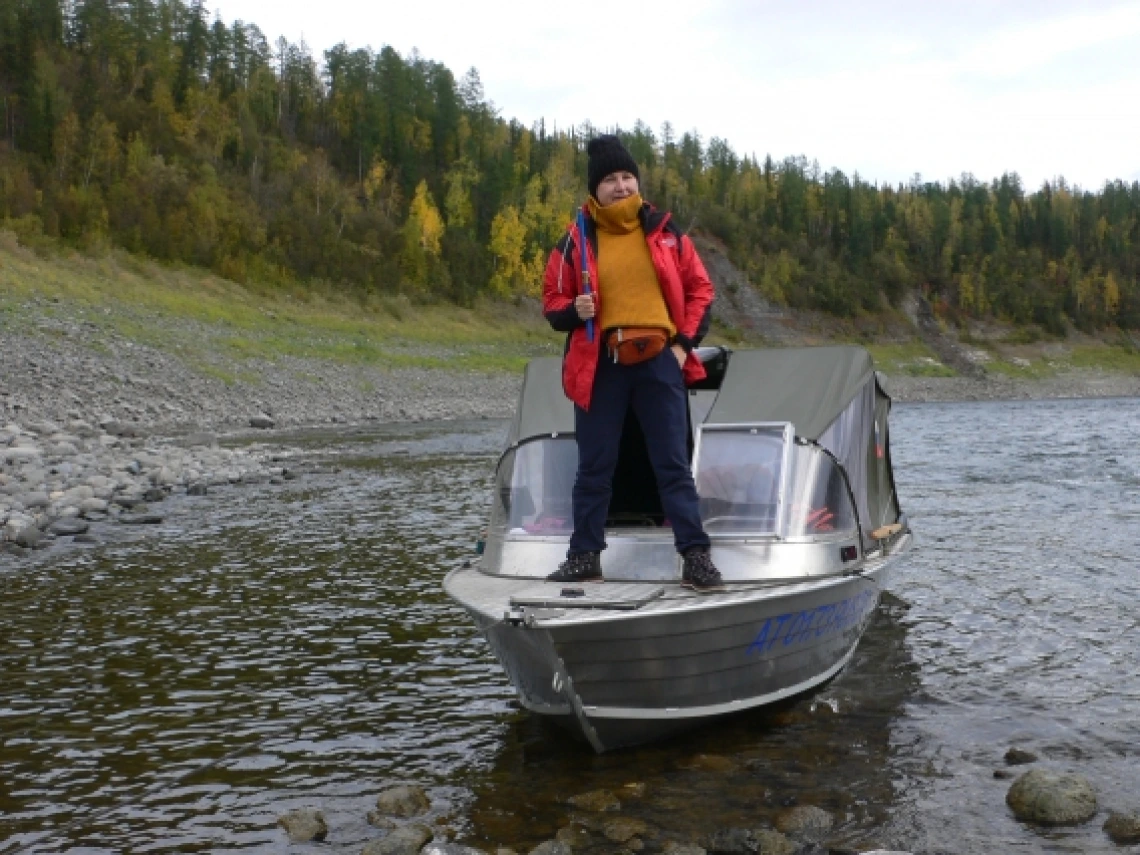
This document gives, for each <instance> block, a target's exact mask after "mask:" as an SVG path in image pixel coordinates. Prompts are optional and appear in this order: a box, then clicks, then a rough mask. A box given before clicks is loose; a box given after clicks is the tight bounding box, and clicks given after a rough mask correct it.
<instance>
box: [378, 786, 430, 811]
mask: <svg viewBox="0 0 1140 855" xmlns="http://www.w3.org/2000/svg"><path fill="white" fill-rule="evenodd" d="M376 807H377V808H378V809H379V810H380V812H381V813H386V814H388V815H389V816H403V817H408V816H418V815H419V814H421V813H426V812H427V810H428V808H430V807H431V801H430V800H429V799H428V797H427V793H425V792H424V790H423V788H422V787H417V786H415V785H411V784H401V785H400V786H398V787H391V788H389V789H387V790H385V791H384V792H382V793H381V794H380V795H378V796H377V797H376Z"/></svg>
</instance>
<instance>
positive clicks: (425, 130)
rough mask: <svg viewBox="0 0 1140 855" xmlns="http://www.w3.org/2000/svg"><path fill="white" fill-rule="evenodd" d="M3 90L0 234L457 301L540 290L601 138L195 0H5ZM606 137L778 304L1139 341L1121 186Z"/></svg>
mask: <svg viewBox="0 0 1140 855" xmlns="http://www.w3.org/2000/svg"><path fill="white" fill-rule="evenodd" d="M266 23H270V24H271V22H266ZM710 83H714V82H710ZM491 94H493V93H491ZM0 99H2V101H3V105H2V108H0V110H2V112H0V117H2V119H3V141H2V142H0V225H2V226H3V227H6V228H10V229H14V230H15V231H17V232H18V233H19V234H21V235H22V236H23V237H24V238H25V239H26V240H29V241H33V242H34V241H35V240H36V239H37V238H39V237H40V236H41V235H46V236H48V237H50V238H59V239H62V240H64V241H67V242H71V243H75V244H78V245H81V246H92V245H94V246H98V245H101V244H102V245H105V244H107V243H112V244H115V245H119V246H121V247H124V248H126V249H128V250H130V251H133V252H138V253H144V254H146V255H148V256H152V257H154V258H157V259H162V260H168V261H178V262H184V263H188V264H196V265H203V266H207V267H210V268H212V269H213V270H215V271H217V272H218V273H220V274H222V275H224V276H226V277H230V278H233V279H236V280H238V281H241V282H252V283H255V284H257V285H259V286H263V287H276V286H289V287H303V286H304V284H305V283H308V282H312V281H314V280H320V281H322V282H324V283H330V284H332V285H333V286H335V287H338V288H344V289H346V290H353V289H355V290H360V291H368V292H389V293H397V292H398V293H402V294H406V295H408V296H411V297H414V298H419V299H432V300H449V301H454V302H458V303H461V304H470V303H471V302H473V301H474V300H476V299H477V298H478V297H479V296H480V295H484V294H489V295H495V296H503V297H509V296H513V295H516V294H534V293H537V290H538V286H539V280H540V274H541V269H542V266H543V263H544V259H545V255H546V253H547V251H548V249H549V247H550V246H551V245H552V243H553V242H554V241H555V240H556V239H557V237H558V235H559V234H560V233H561V231H562V230H563V228H564V226H565V224H566V222H568V220H569V219H570V216H571V212H572V210H573V207H574V205H575V204H576V202H578V201H580V200H581V198H582V194H583V193H584V180H583V176H584V173H585V154H584V144H585V140H586V138H587V137H588V136H590V135H591V134H592V133H594V129H593V128H591V127H589V126H588V125H586V126H581V127H577V128H562V129H555V128H552V127H547V126H544V125H543V124H541V123H540V124H538V125H536V126H535V127H530V128H527V127H523V126H522V125H520V124H519V123H518V122H516V121H513V120H511V119H509V118H507V117H503V116H501V115H499V113H498V111H497V110H496V109H495V107H494V106H493V104H492V102H491V101H490V100H489V99H488V97H487V93H484V92H483V89H482V86H481V85H480V81H479V76H478V73H477V72H476V71H475V70H474V69H472V70H470V71H468V72H466V73H465V74H463V75H462V76H460V77H456V75H455V74H454V73H453V72H452V71H451V70H449V69H447V68H445V67H444V66H442V65H440V64H439V63H436V62H433V61H431V60H428V59H425V58H423V57H421V56H419V55H416V54H414V53H413V54H412V55H410V56H401V55H400V54H398V53H397V52H396V51H394V50H393V49H391V48H389V47H385V48H382V49H381V50H380V51H379V52H373V51H372V50H367V49H359V50H350V49H348V48H347V47H345V46H344V45H338V46H336V47H333V48H331V49H329V50H326V51H324V52H323V53H322V54H321V55H320V57H319V58H318V57H316V56H314V55H313V53H312V52H311V51H310V49H309V48H308V47H307V46H306V45H304V44H299V45H298V44H290V43H288V42H286V41H284V40H279V41H277V42H276V43H273V44H270V43H269V42H268V41H267V39H266V37H265V36H264V35H263V33H262V31H261V30H260V29H259V28H258V27H257V26H256V25H254V24H247V23H242V22H240V21H239V22H233V23H226V22H224V21H222V20H220V19H217V18H213V17H212V16H211V14H210V12H209V11H208V9H207V8H206V6H205V5H204V3H203V2H201V0H195V2H193V3H191V4H189V5H187V4H186V3H184V2H182V0H73V2H69V3H68V2H62V0H0ZM741 109H748V105H747V104H746V103H742V105H741ZM952 120H953V117H950V116H948V117H947V121H952ZM622 134H623V136H624V138H625V139H626V142H627V144H628V145H629V147H630V149H631V151H632V152H633V154H634V156H635V157H636V158H637V159H638V161H639V162H640V163H641V164H642V181H643V188H644V193H645V195H646V196H647V198H649V199H650V200H652V201H654V202H655V203H657V204H658V205H661V206H665V207H669V208H671V209H672V210H673V211H674V212H675V213H676V214H677V216H678V217H679V219H680V222H681V224H682V226H683V227H686V228H689V227H692V228H696V229H698V230H701V231H704V232H705V233H708V234H710V235H713V236H715V237H717V238H719V239H720V240H722V241H723V242H724V244H725V245H726V246H727V248H728V250H729V253H730V255H731V256H732V258H733V260H734V261H735V262H736V263H737V264H738V265H740V266H741V268H742V269H743V270H745V271H746V272H747V274H748V276H749V277H750V279H751V281H752V283H753V284H754V286H755V287H756V288H757V289H759V290H760V291H761V292H762V293H763V294H764V295H765V296H767V297H768V298H770V299H772V300H774V301H777V302H779V303H783V304H786V305H789V306H793V307H804V308H816V309H822V310H825V311H828V312H832V313H835V314H839V315H853V314H858V313H861V312H877V311H880V310H881V309H883V308H884V306H885V305H886V304H887V303H893V302H896V301H898V300H899V299H900V298H901V296H902V295H903V294H904V293H905V292H907V291H909V290H911V289H921V290H922V291H923V292H924V293H926V294H927V295H928V296H929V298H930V299H931V301H932V302H933V303H934V306H935V309H936V311H937V312H939V313H940V314H942V315H943V316H945V317H947V318H949V319H951V320H954V319H960V318H965V317H971V316H972V317H985V316H991V315H992V316H997V317H1001V318H1003V319H1006V320H1009V321H1012V322H1015V323H1038V324H1040V325H1041V326H1043V327H1044V328H1046V329H1048V330H1050V331H1052V332H1062V331H1063V330H1064V328H1065V320H1066V319H1069V320H1071V321H1072V322H1074V323H1075V324H1077V325H1078V326H1080V327H1082V328H1085V329H1096V328H1104V327H1110V326H1114V325H1115V326H1120V327H1127V328H1137V327H1140V281H1138V280H1140V184H1138V183H1133V184H1130V185H1128V184H1124V183H1122V182H1115V183H1110V184H1107V185H1106V186H1104V187H1102V188H1098V189H1096V190H1095V191H1090V190H1081V189H1079V188H1075V187H1071V186H1068V185H1066V183H1065V182H1064V181H1063V180H1061V179H1058V180H1057V181H1056V182H1055V183H1050V184H1046V185H1045V186H1043V187H1041V188H1039V189H1036V190H1027V188H1024V187H1023V186H1022V185H1021V182H1020V181H1019V179H1018V178H1017V176H1016V175H1006V176H1002V177H1001V178H999V179H997V180H994V181H992V182H989V183H986V182H983V181H979V180H977V179H975V178H973V177H972V176H963V177H962V178H960V179H958V180H955V181H951V182H949V183H937V182H934V183H932V182H924V181H922V180H920V179H919V178H917V177H916V178H915V179H914V180H913V181H912V182H910V183H909V184H907V185H906V186H897V187H892V186H881V185H874V184H869V183H867V182H865V181H863V180H861V179H860V178H859V176H858V175H857V174H855V175H851V176H848V175H846V174H844V173H843V172H841V171H839V170H832V171H828V172H825V171H822V170H821V169H820V168H819V167H818V166H817V165H816V164H814V163H809V162H808V161H807V160H806V159H804V158H789V159H785V160H782V161H778V162H774V161H773V160H772V159H771V158H769V157H765V158H764V159H762V160H761V159H758V158H756V157H755V156H754V155H752V154H748V155H743V156H742V155H740V154H738V153H736V152H734V151H733V150H732V148H731V147H730V146H729V145H727V144H726V143H725V142H724V141H723V140H720V139H717V138H715V137H714V138H712V139H709V140H708V141H707V142H706V141H704V140H703V139H702V137H701V136H700V135H699V133H698V132H696V131H691V132H687V133H677V132H675V131H674V130H673V129H672V128H671V127H670V126H668V125H666V126H664V127H662V128H661V129H660V130H659V131H654V130H652V129H650V128H649V127H647V126H645V125H644V124H641V123H637V124H635V125H633V126H632V128H631V129H628V130H624V131H622ZM1040 144H1042V141H1041V140H1026V145H1027V146H1028V145H1040ZM758 145H761V146H762V145H763V141H762V140H761V141H758Z"/></svg>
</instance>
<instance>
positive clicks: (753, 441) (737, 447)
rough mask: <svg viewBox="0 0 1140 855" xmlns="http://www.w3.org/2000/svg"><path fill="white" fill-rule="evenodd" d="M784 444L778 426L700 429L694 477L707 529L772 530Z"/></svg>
mask: <svg viewBox="0 0 1140 855" xmlns="http://www.w3.org/2000/svg"><path fill="white" fill-rule="evenodd" d="M784 446H785V434H784V429H783V428H782V427H759V428H740V429H735V430H708V429H705V430H702V431H701V449H700V457H699V460H698V464H697V465H698V469H697V478H696V482H697V494H698V495H699V496H700V510H701V519H702V520H703V522H704V525H705V529H706V530H707V531H708V532H710V533H712V532H742V533H747V534H775V533H776V526H777V521H778V519H779V509H780V479H781V475H782V473H783V466H784Z"/></svg>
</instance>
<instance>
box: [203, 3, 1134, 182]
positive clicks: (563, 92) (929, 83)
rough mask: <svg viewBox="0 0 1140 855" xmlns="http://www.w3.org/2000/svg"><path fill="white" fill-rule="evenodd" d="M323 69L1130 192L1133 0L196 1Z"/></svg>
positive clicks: (827, 150)
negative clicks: (352, 58)
mask: <svg viewBox="0 0 1140 855" xmlns="http://www.w3.org/2000/svg"><path fill="white" fill-rule="evenodd" d="M210 8H211V9H212V10H213V11H215V12H218V13H220V14H221V15H222V17H223V18H224V19H225V20H226V21H229V22H232V21H233V20H235V19H238V18H240V19H242V20H245V21H249V22H252V23H256V24H257V25H258V26H259V27H260V28H261V29H262V31H263V32H264V33H265V34H266V36H268V37H269V38H270V39H271V40H273V39H276V38H277V36H280V35H284V36H285V37H286V38H288V39H289V40H290V41H299V40H300V39H301V38H302V37H303V38H304V40H305V41H306V42H307V43H308V45H309V46H310V48H311V49H312V50H313V53H314V55H316V56H317V57H318V58H321V56H322V52H323V51H324V50H325V49H327V48H329V47H331V46H332V45H334V44H336V43H338V42H341V41H344V42H346V43H347V44H348V45H349V46H350V47H353V48H356V47H369V46H370V47H372V48H373V49H374V50H378V49H379V48H380V47H382V46H383V45H386V44H387V45H391V46H392V47H394V48H395V49H396V50H398V51H399V52H400V53H401V54H404V55H405V56H406V55H407V54H408V53H409V52H411V50H412V49H413V48H415V49H418V50H419V51H420V53H421V54H422V55H423V56H424V57H426V58H428V59H433V60H436V61H438V62H441V63H443V64H444V65H446V66H447V67H448V68H450V69H451V70H452V71H453V72H454V73H455V74H456V76H457V77H458V76H462V74H463V73H464V72H465V71H466V70H467V69H468V68H471V67H472V66H474V67H475V68H477V69H478V70H479V73H480V75H481V77H482V80H483V86H484V90H485V94H486V97H487V98H488V99H489V100H491V101H493V102H494V103H495V105H496V106H497V107H498V108H499V111H500V114H501V115H502V116H503V117H504V118H517V119H518V120H519V121H521V122H523V123H524V124H526V125H531V124H533V123H534V122H535V121H537V120H538V119H540V118H545V119H546V121H547V124H548V126H549V125H550V124H551V123H557V125H558V126H559V127H565V126H568V125H575V124H578V123H580V122H582V121H585V120H589V121H591V122H593V123H594V125H596V126H601V127H606V126H612V125H621V126H623V127H630V126H632V125H633V123H634V122H635V121H636V120H637V119H642V120H644V121H645V122H647V123H648V124H649V125H651V126H652V127H653V128H654V129H655V130H656V129H659V128H660V126H661V123H662V122H664V121H666V120H669V121H671V122H672V123H673V125H674V127H675V128H677V129H678V130H688V129H696V130H698V131H699V132H700V134H701V136H702V137H703V138H704V139H705V140H706V141H707V140H708V139H709V138H710V137H713V136H719V137H722V138H724V139H727V140H728V141H729V143H730V144H731V145H732V147H733V148H734V149H735V150H736V151H737V152H738V153H741V154H745V153H755V154H756V155H757V156H759V157H761V158H763V156H764V155H765V154H771V155H772V156H773V157H774V158H777V159H780V158H783V157H786V156H788V155H800V154H803V155H806V156H807V157H808V158H809V159H815V160H818V161H819V163H820V165H821V166H822V167H823V168H825V169H830V168H833V167H838V168H840V169H842V170H843V171H845V172H847V173H848V174H849V175H850V174H852V173H854V172H858V173H859V174H860V175H861V176H863V178H865V179H867V180H871V181H879V182H884V181H889V182H899V181H906V180H908V179H909V178H910V177H911V176H912V175H913V174H914V173H916V172H917V173H921V174H922V176H923V178H925V179H927V180H934V179H938V180H945V179H947V178H950V177H956V176H958V175H960V174H961V173H963V172H972V173H973V174H974V175H975V176H977V177H978V178H980V179H984V180H989V179H991V178H993V177H996V176H998V175H1000V174H1001V173H1003V172H1007V171H1010V172H1013V171H1016V172H1018V173H1019V174H1020V175H1021V176H1022V178H1023V180H1024V182H1025V184H1026V185H1027V188H1029V189H1035V188H1036V187H1038V186H1040V184H1041V182H1043V181H1045V180H1047V179H1051V178H1053V177H1055V176H1058V175H1063V176H1064V177H1065V178H1066V179H1068V180H1069V181H1070V183H1076V184H1079V185H1081V186H1082V187H1085V188H1088V189H1099V188H1100V187H1101V186H1102V185H1103V183H1104V182H1105V181H1106V180H1108V179H1114V178H1123V179H1126V180H1129V181H1134V180H1140V0H1127V2H1089V3H1079V2H1074V0H1069V2H1059V0H1027V1H1026V2H1023V0H966V2H953V0H951V2H943V3H928V2H922V0H917V2H916V0H906V1H905V2H887V0H858V2H851V0H827V2H806V1H805V2H790V0H789V2H743V0H708V2H679V0H654V2H653V3H622V2H604V3H589V2H576V3H575V2H568V3H561V4H541V3H533V2H532V3H518V2H505V0H503V1H502V2H501V1H500V0H483V2H471V0H463V2H457V0H404V1H403V2H387V0H382V2H371V3H370V2H361V0H320V2H317V3H314V2H312V0H306V2H300V0H272V2H271V0H214V2H213V4H212V5H211V7H210Z"/></svg>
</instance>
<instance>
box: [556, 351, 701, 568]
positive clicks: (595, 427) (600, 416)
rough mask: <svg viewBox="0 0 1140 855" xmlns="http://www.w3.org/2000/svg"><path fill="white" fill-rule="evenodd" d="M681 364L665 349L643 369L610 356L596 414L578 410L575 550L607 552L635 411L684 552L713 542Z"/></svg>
mask: <svg viewBox="0 0 1140 855" xmlns="http://www.w3.org/2000/svg"><path fill="white" fill-rule="evenodd" d="M687 397H688V396H687V393H686V391H685V383H684V380H683V379H682V378H681V367H680V366H679V365H678V364H677V357H675V356H674V355H673V352H672V350H670V349H669V348H666V349H665V350H663V351H662V352H661V353H660V354H658V355H657V356H655V357H654V358H653V359H650V360H647V361H645V362H640V363H638V364H637V365H619V364H617V363H615V362H614V361H613V360H612V359H611V358H608V354H606V353H605V352H604V351H603V354H602V357H601V358H600V359H599V361H598V373H597V374H596V375H595V377H594V390H593V394H592V395H591V396H590V409H589V410H583V409H582V408H581V407H578V406H575V407H574V430H575V432H576V433H577V440H578V475H577V478H576V479H575V481H574V492H573V499H574V533H573V535H571V537H570V552H571V553H575V552H600V551H601V550H603V549H605V548H606V539H605V527H606V514H607V512H608V511H609V507H610V496H611V495H612V494H613V478H614V469H615V468H616V466H617V461H618V446H619V445H620V444H621V432H622V427H623V425H624V424H625V416H626V411H627V410H628V409H629V408H631V407H632V408H633V412H634V415H636V416H637V420H638V422H640V424H641V431H642V433H644V434H645V445H646V448H647V450H648V452H649V462H650V463H651V464H652V465H653V474H654V476H655V477H656V479H657V489H658V491H659V492H660V494H661V507H662V509H663V510H664V511H665V516H666V517H667V518H668V520H669V522H670V523H671V524H672V526H673V537H674V540H675V541H676V544H677V551H678V552H684V551H685V550H687V549H689V548H690V547H693V546H704V547H707V546H708V545H709V538H708V535H706V534H705V530H704V527H703V526H702V525H701V517H700V510H699V508H698V507H697V489H696V486H695V485H694V484H693V474H692V471H691V470H690V468H689V447H688V435H687V433H688V400H687Z"/></svg>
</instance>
